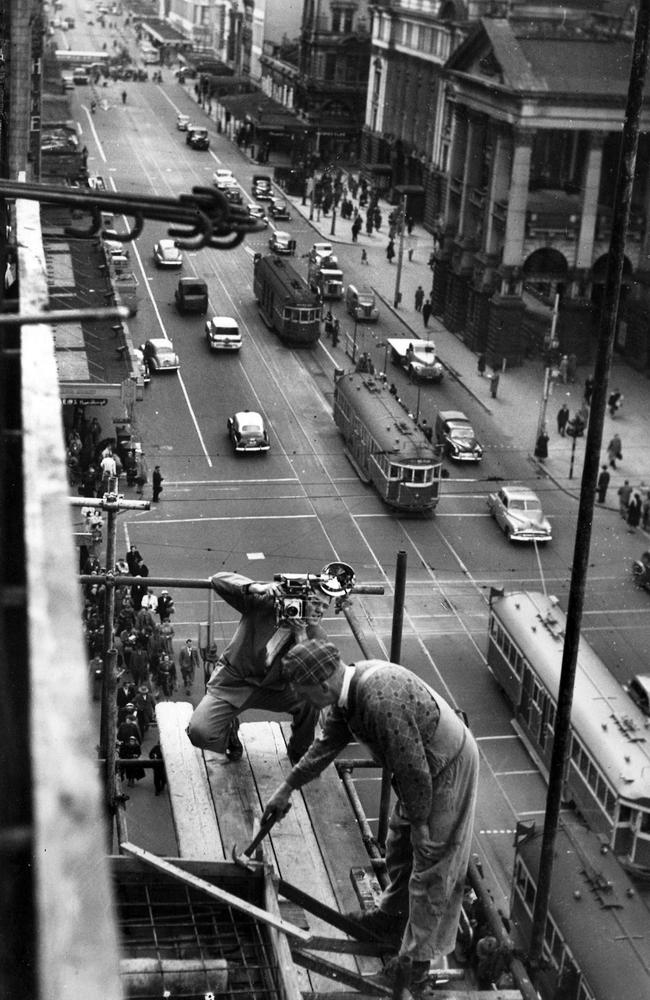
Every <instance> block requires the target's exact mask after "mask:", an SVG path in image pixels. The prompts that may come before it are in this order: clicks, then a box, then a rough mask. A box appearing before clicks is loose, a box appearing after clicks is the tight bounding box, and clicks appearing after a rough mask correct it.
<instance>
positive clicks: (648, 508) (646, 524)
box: [641, 492, 650, 531]
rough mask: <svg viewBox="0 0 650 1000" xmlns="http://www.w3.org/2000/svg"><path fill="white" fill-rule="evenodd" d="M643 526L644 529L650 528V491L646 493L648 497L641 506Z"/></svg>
mask: <svg viewBox="0 0 650 1000" xmlns="http://www.w3.org/2000/svg"><path fill="white" fill-rule="evenodd" d="M641 527H642V528H643V530H644V531H648V530H649V529H650V492H648V493H646V498H645V500H644V501H643V507H642V508H641Z"/></svg>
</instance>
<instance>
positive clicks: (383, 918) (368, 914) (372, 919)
mask: <svg viewBox="0 0 650 1000" xmlns="http://www.w3.org/2000/svg"><path fill="white" fill-rule="evenodd" d="M346 917H348V918H349V919H350V920H354V921H355V923H357V924H360V926H361V927H363V929H364V931H368V933H369V934H372V935H373V936H374V937H375V938H377V940H378V941H381V942H382V943H384V944H386V945H387V946H388V947H390V948H399V946H400V944H401V943H402V934H403V933H404V921H403V919H402V917H401V916H400V915H399V914H396V913H387V912H386V911H385V910H380V909H375V910H353V911H352V913H346Z"/></svg>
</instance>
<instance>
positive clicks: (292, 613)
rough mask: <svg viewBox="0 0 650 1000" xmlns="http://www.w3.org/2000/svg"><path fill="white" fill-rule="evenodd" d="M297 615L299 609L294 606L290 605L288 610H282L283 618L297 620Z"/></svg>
mask: <svg viewBox="0 0 650 1000" xmlns="http://www.w3.org/2000/svg"><path fill="white" fill-rule="evenodd" d="M298 613H299V608H297V607H296V606H295V604H290V605H289V607H288V608H285V609H284V617H285V618H297V617H298Z"/></svg>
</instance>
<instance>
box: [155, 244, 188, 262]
mask: <svg viewBox="0 0 650 1000" xmlns="http://www.w3.org/2000/svg"><path fill="white" fill-rule="evenodd" d="M153 260H154V264H155V265H156V267H182V266H183V254H182V253H181V252H180V250H179V249H178V247H177V246H176V241H175V240H159V241H158V243H155V244H154V248H153Z"/></svg>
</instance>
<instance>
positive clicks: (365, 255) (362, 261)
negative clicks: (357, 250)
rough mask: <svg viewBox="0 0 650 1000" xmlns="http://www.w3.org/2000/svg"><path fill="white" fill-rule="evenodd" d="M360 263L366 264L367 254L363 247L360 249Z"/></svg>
mask: <svg viewBox="0 0 650 1000" xmlns="http://www.w3.org/2000/svg"><path fill="white" fill-rule="evenodd" d="M361 263H362V264H367V263H368V254H367V253H366V250H365V247H364V249H363V250H362V251H361Z"/></svg>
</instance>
